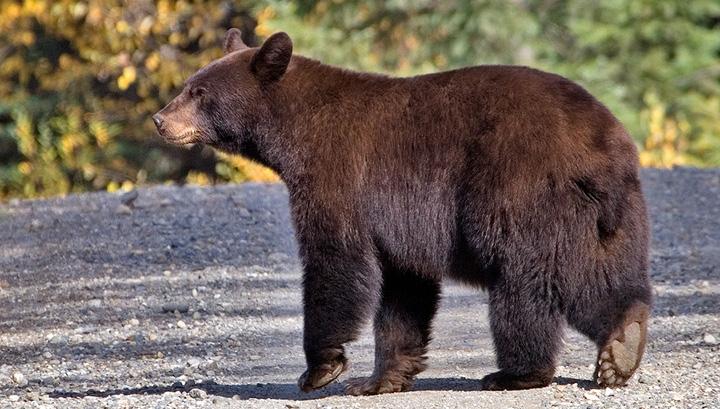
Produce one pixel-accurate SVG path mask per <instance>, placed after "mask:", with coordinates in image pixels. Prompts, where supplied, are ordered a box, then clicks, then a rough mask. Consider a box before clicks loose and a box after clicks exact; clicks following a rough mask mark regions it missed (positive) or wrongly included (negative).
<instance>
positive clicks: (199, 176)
mask: <svg viewBox="0 0 720 409" xmlns="http://www.w3.org/2000/svg"><path fill="white" fill-rule="evenodd" d="M185 181H186V182H187V183H189V184H191V185H200V186H207V185H209V184H210V178H209V177H208V176H207V175H206V174H204V173H202V172H197V171H194V170H193V171H190V172H188V175H187V176H186V177H185Z"/></svg>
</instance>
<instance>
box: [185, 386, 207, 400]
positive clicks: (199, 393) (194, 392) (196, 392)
mask: <svg viewBox="0 0 720 409" xmlns="http://www.w3.org/2000/svg"><path fill="white" fill-rule="evenodd" d="M188 395H190V397H191V398H194V399H205V398H207V392H205V391H204V390H202V389H197V388H195V389H191V390H190V392H189V393H188Z"/></svg>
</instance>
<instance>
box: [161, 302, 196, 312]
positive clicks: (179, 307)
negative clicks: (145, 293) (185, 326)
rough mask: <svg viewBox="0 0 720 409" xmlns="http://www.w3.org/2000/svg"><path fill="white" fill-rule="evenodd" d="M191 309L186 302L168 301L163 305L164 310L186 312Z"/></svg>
mask: <svg viewBox="0 0 720 409" xmlns="http://www.w3.org/2000/svg"><path fill="white" fill-rule="evenodd" d="M189 310H190V306H189V305H187V304H184V303H167V304H165V305H163V306H162V311H163V312H175V311H177V312H179V313H181V314H184V313H186V312H188V311H189Z"/></svg>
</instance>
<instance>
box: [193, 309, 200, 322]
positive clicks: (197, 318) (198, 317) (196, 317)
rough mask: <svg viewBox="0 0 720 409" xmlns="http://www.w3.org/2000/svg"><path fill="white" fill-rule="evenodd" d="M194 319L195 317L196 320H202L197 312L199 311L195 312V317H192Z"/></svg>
mask: <svg viewBox="0 0 720 409" xmlns="http://www.w3.org/2000/svg"><path fill="white" fill-rule="evenodd" d="M192 317H193V319H194V320H199V319H200V318H201V316H200V313H199V312H197V311H195V312H194V313H193V316H192Z"/></svg>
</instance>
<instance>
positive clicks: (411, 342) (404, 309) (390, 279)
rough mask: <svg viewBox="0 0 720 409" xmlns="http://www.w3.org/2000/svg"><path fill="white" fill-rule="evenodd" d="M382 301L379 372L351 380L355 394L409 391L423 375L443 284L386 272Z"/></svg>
mask: <svg viewBox="0 0 720 409" xmlns="http://www.w3.org/2000/svg"><path fill="white" fill-rule="evenodd" d="M383 280H384V281H383V286H382V300H381V302H380V308H379V309H378V311H377V314H376V315H375V370H374V372H373V374H372V376H370V377H369V378H357V379H351V380H349V381H348V386H347V392H348V393H349V394H351V395H376V394H380V393H391V392H401V391H406V390H408V389H410V388H411V387H412V383H413V381H414V378H415V375H417V374H418V373H420V372H422V371H423V370H424V369H425V367H426V365H425V359H426V358H425V353H426V352H427V345H428V342H430V335H431V334H430V326H431V322H432V319H433V317H434V316H435V311H436V309H437V304H438V299H439V296H440V283H439V281H437V280H435V279H432V278H425V277H420V276H418V275H416V274H414V273H412V272H402V271H397V270H393V269H386V271H384V277H383Z"/></svg>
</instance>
